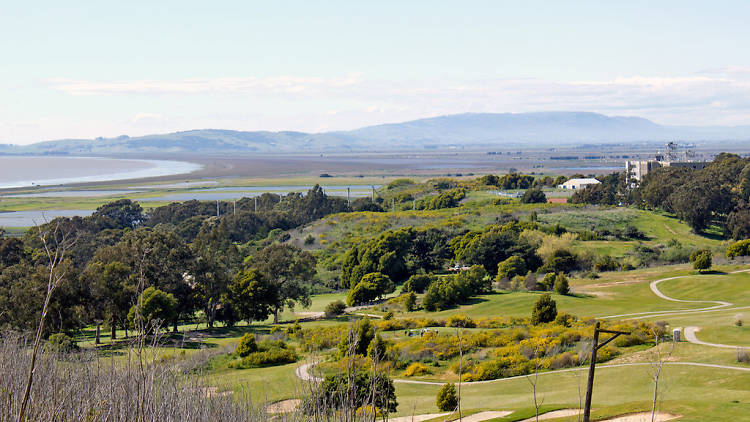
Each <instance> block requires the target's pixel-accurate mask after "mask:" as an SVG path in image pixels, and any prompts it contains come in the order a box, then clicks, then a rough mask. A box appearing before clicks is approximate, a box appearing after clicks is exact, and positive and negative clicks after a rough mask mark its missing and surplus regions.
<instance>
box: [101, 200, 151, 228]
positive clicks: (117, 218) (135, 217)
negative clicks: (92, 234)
mask: <svg viewBox="0 0 750 422" xmlns="http://www.w3.org/2000/svg"><path fill="white" fill-rule="evenodd" d="M91 218H92V219H93V220H94V221H95V222H96V224H97V225H98V226H99V227H101V228H109V229H124V228H130V229H133V228H135V227H136V226H138V224H140V223H141V222H143V221H144V217H143V209H142V208H141V206H140V205H139V204H138V203H137V202H133V201H131V200H130V199H120V200H118V201H113V202H109V203H106V204H104V205H102V206H100V207H99V208H97V209H96V211H94V213H93V214H91Z"/></svg>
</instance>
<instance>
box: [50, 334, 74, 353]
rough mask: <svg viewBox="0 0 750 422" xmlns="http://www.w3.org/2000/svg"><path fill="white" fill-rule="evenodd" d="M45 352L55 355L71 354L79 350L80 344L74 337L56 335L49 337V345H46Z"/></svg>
mask: <svg viewBox="0 0 750 422" xmlns="http://www.w3.org/2000/svg"><path fill="white" fill-rule="evenodd" d="M44 350H45V351H47V352H54V353H69V352H72V351H75V350H78V344H76V341H75V339H74V338H73V337H70V336H69V335H67V334H65V333H56V334H52V335H51V336H49V338H48V339H47V343H45V344H44Z"/></svg>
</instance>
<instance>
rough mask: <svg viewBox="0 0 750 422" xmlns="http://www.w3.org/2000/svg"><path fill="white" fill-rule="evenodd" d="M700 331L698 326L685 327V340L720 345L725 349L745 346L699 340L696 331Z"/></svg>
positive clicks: (707, 344)
mask: <svg viewBox="0 0 750 422" xmlns="http://www.w3.org/2000/svg"><path fill="white" fill-rule="evenodd" d="M698 331H700V328H698V327H685V340H687V341H689V342H690V343H695V344H702V345H704V346H710V347H719V348H723V349H742V347H743V346H733V345H731V344H720V343H708V342H706V341H702V340H698V337H696V335H695V333H696V332H698Z"/></svg>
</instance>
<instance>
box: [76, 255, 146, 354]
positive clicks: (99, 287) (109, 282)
mask: <svg viewBox="0 0 750 422" xmlns="http://www.w3.org/2000/svg"><path fill="white" fill-rule="evenodd" d="M130 277H131V272H130V269H129V268H128V267H127V266H126V265H125V264H123V263H122V262H119V261H112V262H110V263H107V264H103V263H101V262H100V261H96V260H92V262H90V263H89V265H88V266H87V267H86V269H85V270H84V272H83V274H82V275H81V278H83V279H84V280H85V281H86V282H87V284H88V285H89V288H90V289H91V295H92V298H93V300H92V303H93V305H94V314H95V315H96V316H98V317H101V318H103V319H108V320H109V327H110V330H111V337H110V338H111V339H112V340H113V341H114V340H115V339H116V338H117V325H118V324H121V325H122V324H123V323H124V322H125V318H126V316H127V312H128V310H129V308H130V304H131V303H132V301H131V299H132V297H133V296H134V294H135V291H134V290H133V282H132V280H130Z"/></svg>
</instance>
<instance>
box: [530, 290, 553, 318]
mask: <svg viewBox="0 0 750 422" xmlns="http://www.w3.org/2000/svg"><path fill="white" fill-rule="evenodd" d="M556 317H557V303H555V301H554V300H553V299H552V296H551V295H550V294H549V293H545V294H543V295H542V296H540V297H539V299H537V301H536V302H535V303H534V309H533V310H532V311H531V323H532V324H534V325H538V324H544V323H547V322H552V321H554V320H555V318H556Z"/></svg>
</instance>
